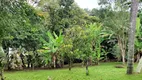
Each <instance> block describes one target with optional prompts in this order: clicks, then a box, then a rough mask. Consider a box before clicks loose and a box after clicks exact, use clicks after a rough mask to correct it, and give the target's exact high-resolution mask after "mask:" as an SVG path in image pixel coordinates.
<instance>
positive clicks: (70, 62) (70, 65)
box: [69, 59, 72, 71]
mask: <svg viewBox="0 0 142 80" xmlns="http://www.w3.org/2000/svg"><path fill="white" fill-rule="evenodd" d="M71 67H72V60H71V59H70V60H69V71H71Z"/></svg>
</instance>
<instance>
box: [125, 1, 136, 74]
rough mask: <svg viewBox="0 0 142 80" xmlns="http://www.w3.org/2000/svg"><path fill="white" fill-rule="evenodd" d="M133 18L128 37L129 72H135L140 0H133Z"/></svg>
mask: <svg viewBox="0 0 142 80" xmlns="http://www.w3.org/2000/svg"><path fill="white" fill-rule="evenodd" d="M131 2H132V4H131V18H130V20H131V21H130V28H129V29H130V30H129V31H130V32H129V38H128V62H127V74H132V73H133V63H134V39H135V30H136V17H137V12H138V0H131Z"/></svg>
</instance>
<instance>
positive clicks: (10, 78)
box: [5, 63, 142, 80]
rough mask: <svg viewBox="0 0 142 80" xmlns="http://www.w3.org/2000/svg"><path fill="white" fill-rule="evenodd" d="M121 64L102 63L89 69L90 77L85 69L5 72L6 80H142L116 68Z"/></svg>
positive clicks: (140, 75)
mask: <svg viewBox="0 0 142 80" xmlns="http://www.w3.org/2000/svg"><path fill="white" fill-rule="evenodd" d="M118 64H119V63H101V64H100V65H99V66H91V67H89V72H90V75H89V76H86V75H85V67H84V68H81V67H80V68H79V67H76V68H72V71H69V70H68V69H58V70H36V71H16V72H5V77H6V80H47V77H48V76H49V77H51V78H52V80H142V74H133V75H126V68H115V67H114V66H115V65H118Z"/></svg>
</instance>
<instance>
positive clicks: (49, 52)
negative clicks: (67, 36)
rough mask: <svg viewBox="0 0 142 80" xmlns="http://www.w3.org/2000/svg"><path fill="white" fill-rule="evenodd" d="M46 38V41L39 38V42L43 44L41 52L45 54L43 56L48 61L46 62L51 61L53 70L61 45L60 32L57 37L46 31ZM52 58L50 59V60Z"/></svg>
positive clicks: (61, 37)
mask: <svg viewBox="0 0 142 80" xmlns="http://www.w3.org/2000/svg"><path fill="white" fill-rule="evenodd" d="M46 36H47V37H48V41H47V40H45V39H44V38H41V41H42V42H43V46H42V48H43V49H44V50H43V52H44V53H45V54H44V55H45V56H46V57H47V56H48V58H49V59H47V61H46V62H48V61H53V64H54V68H55V67H56V64H55V63H56V58H57V56H58V54H57V52H58V50H59V48H60V46H61V44H62V43H63V35H62V32H61V31H60V33H59V36H58V35H57V34H56V33H55V32H53V34H52V33H51V32H50V31H48V32H47V33H46ZM51 58H52V59H51Z"/></svg>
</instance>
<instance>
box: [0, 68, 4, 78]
mask: <svg viewBox="0 0 142 80" xmlns="http://www.w3.org/2000/svg"><path fill="white" fill-rule="evenodd" d="M0 73H1V74H0V75H1V80H4V76H3V66H2V67H1V71H0Z"/></svg>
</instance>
